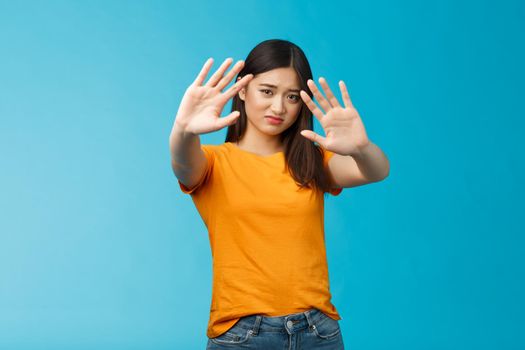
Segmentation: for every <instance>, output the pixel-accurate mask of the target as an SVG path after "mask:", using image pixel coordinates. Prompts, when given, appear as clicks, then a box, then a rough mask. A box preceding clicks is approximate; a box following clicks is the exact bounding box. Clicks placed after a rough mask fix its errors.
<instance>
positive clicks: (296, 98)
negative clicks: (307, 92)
mask: <svg viewBox="0 0 525 350" xmlns="http://www.w3.org/2000/svg"><path fill="white" fill-rule="evenodd" d="M290 96H292V97H295V101H299V100H300V99H301V96H299V95H290Z"/></svg>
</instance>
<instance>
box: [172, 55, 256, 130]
mask: <svg viewBox="0 0 525 350" xmlns="http://www.w3.org/2000/svg"><path fill="white" fill-rule="evenodd" d="M232 62H233V59H231V58H227V59H226V60H224V62H223V64H222V65H221V66H220V67H219V69H218V70H217V71H216V72H215V73H214V74H213V75H212V76H211V78H210V79H209V80H208V82H207V83H206V84H204V85H203V82H204V79H205V78H206V75H207V74H208V72H209V70H210V67H211V65H212V64H213V58H209V59H208V60H207V61H206V62H205V63H204V66H203V67H202V69H201V71H200V73H199V75H198V76H197V78H196V79H195V81H194V82H193V83H192V84H191V85H190V86H189V87H188V88H187V89H186V92H185V93H184V96H183V98H182V101H181V103H180V106H179V109H178V111H177V116H176V117H175V123H176V124H177V126H178V127H180V128H181V130H184V132H188V133H192V134H194V135H199V134H206V133H209V132H213V131H216V130H220V129H222V128H224V127H226V126H228V125H231V124H233V123H235V122H236V121H237V118H238V117H239V115H240V112H238V111H233V112H231V113H230V114H228V115H227V116H225V117H222V118H220V115H221V112H222V110H223V108H224V105H225V104H226V103H227V102H228V100H229V99H230V98H232V97H233V96H235V94H237V92H238V91H239V90H240V89H241V88H242V87H243V86H245V85H246V84H248V82H249V81H250V80H251V79H252V78H253V74H247V75H245V76H244V77H242V79H240V80H238V81H237V82H236V83H235V84H234V85H233V86H231V87H230V88H229V89H228V90H226V91H225V92H222V91H221V90H222V89H224V88H225V87H226V86H227V85H228V84H229V83H230V82H231V81H232V79H233V78H234V77H235V75H236V74H238V73H239V71H240V70H241V69H242V67H243V66H244V61H238V62H237V63H236V64H235V65H234V66H233V68H232V69H231V70H230V71H229V72H228V74H227V75H226V76H223V75H224V72H225V71H226V69H228V67H229V66H230V64H231V63H232Z"/></svg>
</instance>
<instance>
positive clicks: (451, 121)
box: [0, 0, 525, 350]
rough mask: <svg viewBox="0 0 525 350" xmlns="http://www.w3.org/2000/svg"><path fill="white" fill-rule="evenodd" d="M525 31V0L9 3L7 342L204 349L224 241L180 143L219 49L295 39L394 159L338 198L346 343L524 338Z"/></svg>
mask: <svg viewBox="0 0 525 350" xmlns="http://www.w3.org/2000/svg"><path fill="white" fill-rule="evenodd" d="M524 23H525V5H524V3H523V2H520V1H497V2H489V1H461V2H458V1H451V0H450V1H441V2H420V1H360V2H355V1H345V2H342V1H341V2H338V1H332V2H330V1H317V2H315V1H311V2H308V1H284V2H281V1H269V2H268V1H266V2H256V1H229V2H220V3H219V2H212V1H209V2H202V1H199V2H182V1H181V2H175V1H171V2H169V1H151V2H150V1H109V2H108V1H45V2H44V1H34V2H22V1H16V2H14V1H13V2H11V1H2V2H1V3H0V51H1V55H0V118H1V124H0V148H1V152H0V162H1V163H0V164H1V172H0V186H1V188H0V191H1V196H0V215H1V220H0V348H2V349H10V350H14V349H204V347H205V344H206V340H207V339H206V336H205V331H206V326H207V321H208V315H209V307H210V301H211V277H212V276H211V254H210V249H209V242H208V237H207V232H206V229H205V226H204V224H203V223H202V222H201V221H200V217H199V216H198V213H197V211H196V209H195V207H194V206H193V203H192V201H191V198H190V196H189V195H185V194H183V193H182V192H181V191H180V190H179V188H178V185H177V182H176V178H175V176H174V174H173V173H172V170H171V166H170V154H169V147H168V137H169V133H170V131H171V127H172V124H173V121H174V117H175V112H176V110H177V108H178V104H179V102H180V99H181V98H182V95H183V93H184V91H185V89H186V87H187V86H188V85H189V84H190V83H191V82H192V81H193V79H194V78H195V76H196V74H197V73H198V72H199V70H200V68H201V67H202V65H203V63H204V62H205V60H206V59H207V58H208V57H213V58H214V59H215V63H214V65H213V67H212V70H213V71H214V70H215V69H216V68H218V66H219V64H220V62H222V61H223V60H224V59H225V58H227V57H232V58H234V60H239V59H244V58H245V57H246V55H247V54H248V52H249V51H250V50H251V49H252V48H253V47H254V46H255V45H256V44H257V43H259V42H260V41H262V40H266V39H270V38H281V39H287V40H290V41H292V42H294V43H296V44H298V45H299V46H300V47H301V48H302V49H303V50H304V51H305V53H306V55H307V57H308V58H309V60H310V63H311V66H312V69H313V72H314V77H315V78H316V79H317V78H319V76H324V77H326V78H327V80H328V82H329V84H330V85H331V86H332V87H333V88H334V89H335V91H338V88H337V81H338V80H339V79H343V80H344V81H345V82H346V83H347V85H348V88H349V91H350V94H351V97H352V100H353V102H354V105H355V106H356V108H357V109H358V111H359V113H360V115H361V117H362V119H363V122H364V124H365V127H366V129H367V133H368V135H369V137H370V139H371V140H372V141H373V142H374V143H376V144H377V145H378V146H380V147H381V149H382V150H383V151H384V152H385V153H386V155H387V156H388V158H389V160H390V165H391V169H390V176H389V177H388V178H387V179H386V180H384V181H382V182H379V183H374V184H370V185H368V186H362V187H356V188H350V189H345V190H344V191H343V193H342V194H341V195H340V196H338V197H328V198H327V202H326V218H327V222H326V237H327V249H328V261H329V269H330V282H331V291H332V294H333V300H332V301H333V303H334V305H335V306H336V307H337V308H338V310H339V312H340V314H341V316H342V318H343V319H342V320H341V321H340V322H341V327H342V331H343V335H344V340H345V345H346V346H347V347H348V348H351V349H354V350H365V349H403V350H408V349H414V350H415V349H476V350H481V349H524V348H525V332H523V330H524V329H525V316H524V314H525V308H524V304H525V303H524V298H523V296H524V295H525V288H524V275H525V274H524V272H525V271H524V266H525V259H524V250H525V249H524V246H525V244H524V243H525V240H524V238H523V212H524V206H523V198H524V190H523V173H524V161H525V159H524V157H523V142H522V140H523V133H524V131H525V130H524V128H523V126H524V117H525V113H524V107H523V95H524V93H525V89H524V85H523V81H524V78H525V76H524V75H525V74H524V73H525V69H524V65H523V62H525V57H524V56H525V55H524V45H523V37H524V34H525V33H524V26H525V24H524ZM338 96H339V97H340V94H339V93H338ZM340 101H341V100H340ZM229 108H230V103H228V105H227V106H226V108H225V110H224V111H223V114H222V115H226V114H228V113H229V112H230V110H229ZM316 131H318V132H319V133H323V132H322V129H320V125H319V124H318V123H317V122H316ZM225 135H226V129H223V130H220V131H218V132H216V133H212V134H206V135H203V136H202V137H201V142H202V143H207V144H219V143H222V142H223V141H224V138H225ZM520 144H521V145H522V146H520ZM520 149H521V151H520ZM520 213H521V214H520Z"/></svg>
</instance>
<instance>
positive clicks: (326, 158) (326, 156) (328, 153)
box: [322, 148, 343, 196]
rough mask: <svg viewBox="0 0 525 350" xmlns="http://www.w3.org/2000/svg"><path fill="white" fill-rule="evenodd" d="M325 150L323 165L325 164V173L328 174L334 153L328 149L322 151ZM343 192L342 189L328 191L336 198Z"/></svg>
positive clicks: (336, 188)
mask: <svg viewBox="0 0 525 350" xmlns="http://www.w3.org/2000/svg"><path fill="white" fill-rule="evenodd" d="M322 150H323V164H324V168H325V171H327V172H328V161H329V160H330V158H332V157H333V156H334V154H335V153H334V152H331V151H328V150H326V149H324V148H323V149H322ZM330 181H332V178H331V177H330ZM342 191H343V188H342V187H335V188H331V189H330V191H328V192H329V193H330V194H332V195H334V196H337V195H339V194H340V193H341V192H342Z"/></svg>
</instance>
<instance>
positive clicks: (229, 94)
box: [221, 73, 253, 103]
mask: <svg viewBox="0 0 525 350" xmlns="http://www.w3.org/2000/svg"><path fill="white" fill-rule="evenodd" d="M252 78H253V74H251V73H250V74H246V75H245V76H244V77H242V79H241V80H239V81H237V82H236V83H235V84H233V85H232V86H231V87H230V88H229V89H228V90H226V91H225V92H224V93H223V94H222V95H221V98H222V99H223V102H224V103H226V102H227V101H228V100H229V99H230V98H232V97H233V96H235V95H236V94H237V93H238V92H239V90H240V89H242V88H243V87H244V86H246V84H248V82H249V81H250V80H252Z"/></svg>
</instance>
